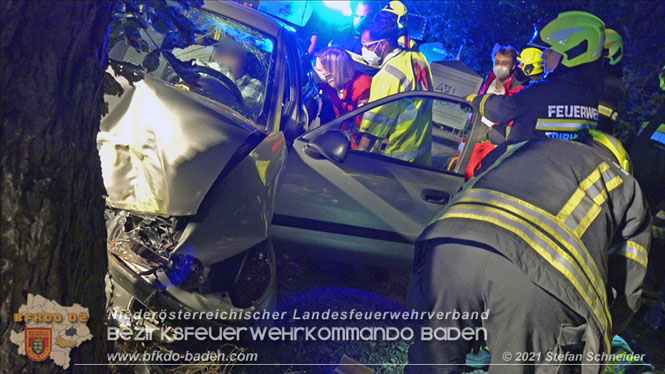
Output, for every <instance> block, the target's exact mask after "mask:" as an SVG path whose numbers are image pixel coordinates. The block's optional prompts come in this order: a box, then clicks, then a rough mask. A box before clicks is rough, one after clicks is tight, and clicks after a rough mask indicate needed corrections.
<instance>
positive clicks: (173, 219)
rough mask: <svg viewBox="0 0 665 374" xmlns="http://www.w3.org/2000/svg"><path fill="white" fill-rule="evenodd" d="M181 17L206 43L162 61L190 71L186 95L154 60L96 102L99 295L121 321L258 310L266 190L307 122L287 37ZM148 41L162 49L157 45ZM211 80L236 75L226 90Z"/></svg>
mask: <svg viewBox="0 0 665 374" xmlns="http://www.w3.org/2000/svg"><path fill="white" fill-rule="evenodd" d="M188 17H190V18H191V19H192V20H193V21H194V22H195V23H196V24H197V25H199V26H201V27H204V28H207V31H208V34H209V35H210V38H212V39H213V40H214V41H215V43H213V44H211V45H202V44H198V43H195V44H193V45H191V46H188V47H186V48H182V49H178V48H176V49H173V51H172V53H173V56H174V57H175V58H177V59H178V60H180V61H185V60H192V59H193V60H194V61H195V64H196V66H197V67H196V69H195V70H194V72H193V73H194V74H197V75H198V76H197V84H196V85H191V84H187V82H186V81H185V80H183V79H182V78H181V76H179V74H178V73H177V71H175V70H176V69H174V67H173V64H172V63H171V61H168V60H167V59H165V58H164V57H163V56H161V57H160V60H159V66H158V67H157V68H156V69H155V70H154V71H152V72H150V73H149V74H146V75H145V77H144V79H142V80H140V81H138V82H134V83H133V85H132V84H130V82H128V81H127V80H125V79H123V78H122V77H118V81H119V82H120V83H121V85H122V88H123V93H122V96H120V97H115V96H107V97H106V101H107V102H108V105H109V113H108V114H107V115H106V116H105V117H104V118H103V119H102V123H101V129H100V132H99V134H98V137H97V148H98V151H99V155H100V158H101V162H102V172H103V178H104V185H105V188H106V193H107V195H106V204H107V207H108V209H107V212H106V222H107V231H108V256H109V277H108V278H109V282H107V284H108V289H109V291H110V292H111V293H112V294H113V299H112V301H113V303H114V306H115V307H119V308H120V309H123V310H131V309H136V308H145V307H147V308H150V309H154V310H160V309H167V310H181V309H184V310H191V311H236V312H243V311H244V312H251V311H254V310H259V309H263V308H268V307H270V305H271V304H272V303H273V302H274V293H275V253H274V250H273V246H272V244H271V241H270V240H269V238H268V232H269V227H270V223H271V220H272V216H273V205H274V199H275V189H276V183H277V177H278V176H279V174H280V172H281V170H282V168H283V164H284V162H285V159H286V149H287V144H286V138H285V133H286V134H287V136H288V133H289V132H291V133H295V132H296V131H298V129H299V128H303V127H304V126H305V125H306V124H308V123H309V117H308V116H307V112H306V110H305V108H304V100H305V97H306V94H307V92H308V91H307V87H309V83H308V82H309V81H306V80H307V79H309V77H308V76H307V75H305V74H303V73H302V70H301V67H300V66H298V65H295V64H294V63H293V61H300V54H301V53H302V52H301V49H300V48H299V45H298V43H296V42H295V37H294V35H293V32H292V31H289V30H288V29H289V27H288V26H285V25H284V24H282V23H280V22H278V21H276V20H274V19H272V18H270V17H268V16H266V15H264V14H262V13H260V12H257V11H255V10H253V9H249V8H246V7H243V6H241V5H239V4H237V3H232V2H228V3H227V2H208V3H206V4H205V5H204V7H203V9H190V10H189V14H188ZM239 20H242V21H239ZM146 32H147V33H150V29H148V30H147V31H146ZM148 36H149V37H150V39H152V40H155V42H156V43H157V44H158V45H159V43H160V42H161V40H160V38H161V36H160V35H159V34H158V33H154V34H151V35H148ZM109 57H110V58H111V60H112V61H113V62H114V63H116V64H117V66H119V67H120V68H122V67H123V64H127V63H129V64H134V65H139V64H140V63H141V61H143V58H144V57H145V54H142V53H139V52H137V51H136V50H135V49H134V48H131V47H130V46H129V45H128V44H127V43H118V44H117V45H116V46H114V48H113V49H112V50H111V52H110V54H109ZM224 68H226V69H228V70H231V69H235V73H236V74H237V73H238V69H240V70H241V72H240V73H241V74H240V75H239V76H232V77H231V78H230V76H229V74H228V71H225V70H224ZM225 73H226V74H225ZM232 78H235V79H232ZM314 93H316V92H314ZM223 322H224V323H234V322H242V321H233V320H224V321H223Z"/></svg>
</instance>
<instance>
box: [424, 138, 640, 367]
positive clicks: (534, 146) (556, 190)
mask: <svg viewBox="0 0 665 374" xmlns="http://www.w3.org/2000/svg"><path fill="white" fill-rule="evenodd" d="M486 160H487V161H488V162H487V165H486V166H485V167H484V170H483V169H481V170H480V171H479V173H480V174H479V175H477V176H476V177H475V178H474V179H472V180H470V181H469V182H467V183H466V184H465V185H464V188H463V189H462V191H460V192H459V193H458V194H457V195H456V196H455V197H453V199H452V200H451V202H450V203H449V204H448V205H447V206H446V208H444V210H443V211H442V212H441V213H440V214H439V216H438V217H437V218H436V219H435V220H434V222H433V223H432V224H430V225H429V226H428V227H427V228H426V229H425V231H424V232H423V234H422V235H421V236H420V237H419V238H418V240H417V241H416V253H415V256H416V263H417V261H418V258H422V251H423V248H427V246H424V245H423V243H424V242H426V241H430V240H449V239H456V240H469V241H473V242H476V243H481V244H485V245H487V246H489V247H492V248H493V249H494V250H496V251H498V252H499V253H501V254H502V255H504V256H505V257H506V258H508V259H509V260H510V261H511V262H512V263H514V264H515V265H517V266H518V267H519V268H520V269H521V270H522V271H523V272H524V274H525V275H526V276H527V277H528V278H529V279H530V280H531V281H532V282H533V283H534V284H536V285H538V286H539V287H540V288H542V289H544V290H546V291H547V292H549V293H550V294H552V295H553V297H556V298H557V299H559V300H560V301H561V302H562V303H564V304H566V305H567V306H569V307H570V308H571V309H573V310H574V311H575V312H576V313H577V314H579V315H580V316H582V317H583V318H584V319H585V320H586V324H584V325H581V326H571V327H570V329H569V330H568V329H567V328H566V330H564V328H563V327H562V330H561V331H563V332H558V331H549V332H547V333H552V334H555V337H556V336H557V335H556V334H559V333H562V334H566V342H567V344H571V345H573V344H575V343H584V345H585V347H584V350H585V352H584V355H583V356H584V358H585V359H584V360H583V363H585V364H588V366H584V368H583V369H582V373H591V372H592V373H599V372H600V369H601V368H602V361H600V362H599V361H593V362H589V361H588V360H590V359H589V358H588V357H595V355H591V356H590V355H589V353H594V354H596V353H609V351H610V342H611V340H612V335H613V334H615V333H617V332H620V331H621V329H622V328H623V327H625V325H626V324H627V323H628V321H629V320H630V317H631V315H632V314H633V313H635V312H637V310H638V309H639V307H640V294H641V290H642V283H643V280H644V277H645V275H646V271H647V263H648V256H649V246H650V242H651V224H650V222H651V217H650V214H649V212H648V210H647V209H648V208H647V204H646V201H645V200H644V197H643V195H642V192H641V189H640V187H639V185H638V183H637V181H636V180H635V179H634V178H633V177H632V176H631V175H630V174H628V173H627V172H625V171H624V170H622V169H620V168H619V167H617V166H616V165H614V164H613V163H610V162H607V158H606V157H604V156H603V155H602V154H600V153H599V152H598V151H597V150H595V149H593V148H591V147H588V146H586V145H583V144H579V143H577V142H571V141H563V140H530V141H523V142H521V143H516V144H509V143H504V144H503V145H501V146H499V147H498V148H497V149H496V150H494V151H493V152H492V153H491V154H490V156H488V158H487V159H486ZM525 171H527V172H525ZM478 276H479V277H482V274H479V275H478ZM610 287H611V288H612V289H614V291H615V292H608V290H610ZM493 297H501V295H494V296H493ZM542 318H549V317H548V316H547V315H543V316H542ZM566 331H567V332H566ZM594 365H597V366H595V367H594Z"/></svg>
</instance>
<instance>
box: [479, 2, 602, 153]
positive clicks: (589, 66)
mask: <svg viewBox="0 0 665 374" xmlns="http://www.w3.org/2000/svg"><path fill="white" fill-rule="evenodd" d="M535 28H536V32H535V35H534V37H533V39H532V40H531V42H530V43H529V44H531V45H533V46H534V47H537V48H542V49H544V51H543V54H542V57H543V60H544V62H545V66H544V70H545V72H546V73H549V74H548V75H547V76H546V78H545V79H544V80H542V81H539V82H534V83H532V84H530V85H529V86H528V87H527V88H525V89H524V90H522V91H520V92H518V93H516V94H514V95H512V96H499V95H493V94H486V95H482V96H477V95H470V96H469V97H468V98H467V100H468V101H469V102H470V103H471V105H472V106H473V107H474V109H476V110H478V111H479V112H480V114H481V115H482V116H484V117H486V118H487V119H488V120H490V121H492V122H495V123H499V124H501V125H499V126H493V127H492V131H493V132H494V131H498V132H499V134H500V135H499V136H497V137H490V139H494V138H500V137H501V136H504V138H507V139H508V140H524V139H533V138H555V139H567V140H571V139H574V138H576V137H577V136H578V134H577V132H578V131H579V130H581V129H584V128H592V127H595V126H596V125H597V123H598V97H599V87H600V76H599V74H598V71H599V64H600V62H599V59H600V57H601V51H602V47H603V42H604V38H605V34H604V32H605V24H604V23H603V21H601V20H600V19H599V18H598V17H596V16H594V15H592V14H590V13H586V12H579V11H571V12H563V13H560V14H558V15H556V16H555V17H552V18H549V19H545V20H541V21H539V22H538V23H536V25H535ZM555 69H556V71H555ZM550 72H551V73H550ZM511 121H514V124H513V126H512V128H511V129H510V131H507V127H508V124H509V123H510V122H511Z"/></svg>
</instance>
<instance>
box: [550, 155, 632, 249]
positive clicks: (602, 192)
mask: <svg viewBox="0 0 665 374" xmlns="http://www.w3.org/2000/svg"><path fill="white" fill-rule="evenodd" d="M622 183H623V179H621V177H620V176H619V175H618V174H617V173H615V172H614V170H612V169H611V168H610V165H608V164H607V163H606V162H603V163H601V164H600V165H599V166H598V167H597V168H596V169H595V170H594V171H593V172H591V174H589V176H587V177H586V178H585V179H584V180H583V181H582V182H580V183H579V186H578V188H577V189H576V190H575V192H573V194H572V195H571V196H570V198H569V199H568V201H567V202H566V203H565V204H564V205H563V207H562V208H561V210H560V211H559V213H558V214H557V215H556V218H557V219H558V220H560V221H562V222H565V225H566V226H567V227H568V228H569V229H571V230H573V232H574V233H575V235H578V236H579V237H581V236H582V235H584V233H585V232H586V230H587V229H588V228H589V226H591V224H592V223H593V221H594V220H595V219H596V217H598V214H600V212H601V210H602V208H601V207H602V205H603V204H604V203H605V201H606V200H607V196H608V194H609V192H611V191H612V190H614V189H615V188H617V187H619V186H620V185H621V184H622Z"/></svg>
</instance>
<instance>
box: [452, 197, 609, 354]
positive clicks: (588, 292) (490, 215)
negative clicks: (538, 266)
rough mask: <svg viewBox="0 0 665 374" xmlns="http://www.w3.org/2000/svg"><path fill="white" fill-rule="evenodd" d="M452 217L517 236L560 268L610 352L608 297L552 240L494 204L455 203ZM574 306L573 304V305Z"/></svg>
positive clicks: (551, 263) (526, 222) (558, 269)
mask: <svg viewBox="0 0 665 374" xmlns="http://www.w3.org/2000/svg"><path fill="white" fill-rule="evenodd" d="M449 218H463V219H471V220H477V221H483V222H488V223H491V224H494V225H496V226H498V227H501V228H503V229H505V230H507V231H509V232H511V233H513V234H515V235H517V236H518V237H519V238H520V239H522V240H523V241H524V242H525V243H527V244H528V245H529V247H530V248H532V249H533V250H534V251H535V252H536V253H538V254H539V255H540V256H541V257H542V258H543V259H545V260H546V261H547V262H548V263H549V264H550V265H551V266H552V267H554V269H556V270H557V271H559V272H560V273H561V274H562V275H563V276H564V277H565V279H567V280H568V281H569V282H570V283H571V284H572V285H573V287H574V288H575V290H576V291H577V293H578V294H579V295H580V296H581V297H582V299H583V300H584V301H585V303H586V304H587V306H588V308H589V310H590V311H591V315H592V316H593V317H594V319H595V320H596V323H598V325H599V326H600V327H601V331H602V332H603V341H604V343H605V349H606V350H607V352H609V349H610V335H611V331H612V326H611V324H612V321H611V317H610V314H609V310H608V308H607V302H606V300H604V299H603V298H599V297H598V295H597V294H596V293H595V292H593V291H592V290H594V287H593V285H592V284H591V283H590V282H589V280H588V278H587V277H586V276H584V275H583V273H582V270H581V269H580V268H579V266H578V265H577V264H576V263H575V261H573V259H572V258H571V256H570V255H569V254H567V253H566V252H565V251H564V250H563V249H562V248H561V247H560V246H559V245H557V244H556V243H555V242H554V241H553V240H552V239H550V238H549V237H548V236H547V235H545V234H544V233H542V232H541V231H540V230H538V228H536V227H534V226H533V225H531V224H530V223H529V222H528V221H525V220H524V219H522V218H521V217H518V216H516V215H513V214H511V213H508V212H506V211H504V210H502V209H498V208H494V207H491V206H481V205H475V204H463V203H460V204H456V205H454V206H452V207H451V208H450V209H449V210H448V211H447V212H446V213H445V214H444V216H443V217H441V220H444V219H449ZM555 296H556V295H555ZM571 307H574V306H572V305H571ZM578 312H579V311H578Z"/></svg>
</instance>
